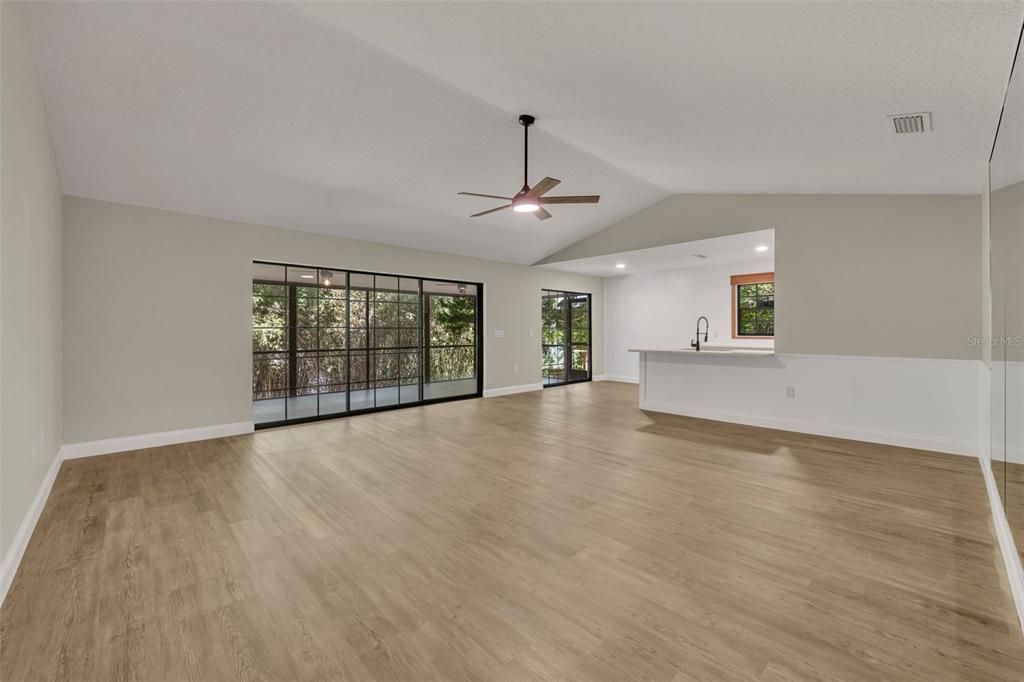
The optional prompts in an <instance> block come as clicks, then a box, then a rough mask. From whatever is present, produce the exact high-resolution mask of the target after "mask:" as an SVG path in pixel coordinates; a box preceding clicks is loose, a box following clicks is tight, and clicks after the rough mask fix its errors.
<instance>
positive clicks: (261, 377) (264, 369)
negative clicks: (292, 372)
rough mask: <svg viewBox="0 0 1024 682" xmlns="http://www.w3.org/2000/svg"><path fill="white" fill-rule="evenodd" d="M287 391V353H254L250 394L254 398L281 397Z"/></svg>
mask: <svg viewBox="0 0 1024 682" xmlns="http://www.w3.org/2000/svg"><path fill="white" fill-rule="evenodd" d="M287 393H288V354H287V353H267V354H260V355H254V356H253V360H252V396H253V399H254V400H261V399H264V398H283V397H285V396H286V395H287Z"/></svg>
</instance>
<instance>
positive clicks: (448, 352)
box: [430, 346, 476, 381]
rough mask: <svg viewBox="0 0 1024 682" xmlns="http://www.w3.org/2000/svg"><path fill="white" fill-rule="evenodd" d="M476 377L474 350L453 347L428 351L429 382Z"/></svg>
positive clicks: (466, 347)
mask: <svg viewBox="0 0 1024 682" xmlns="http://www.w3.org/2000/svg"><path fill="white" fill-rule="evenodd" d="M475 376H476V349H475V348H474V347H473V346H453V347H450V348H440V347H438V348H431V349H430V381H452V380H454V379H472V378H473V377H475Z"/></svg>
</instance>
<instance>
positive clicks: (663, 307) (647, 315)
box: [604, 258, 774, 381]
mask: <svg viewBox="0 0 1024 682" xmlns="http://www.w3.org/2000/svg"><path fill="white" fill-rule="evenodd" d="M773 269H774V265H773V263H772V260H771V259H770V258H763V259H759V260H752V261H749V262H744V263H732V264H729V265H721V266H708V267H695V268H683V269H679V270H666V271H661V272H649V273H642V274H639V275H627V276H624V277H609V278H607V279H605V284H604V296H605V302H604V306H605V313H604V320H605V331H604V336H605V372H606V373H607V375H608V376H609V377H614V378H615V379H617V380H632V381H635V380H636V379H637V378H638V377H639V368H638V362H639V358H638V357H637V354H636V353H630V352H629V350H628V349H630V348H643V347H654V348H685V347H687V346H689V345H690V341H692V340H693V338H694V334H695V332H696V325H697V318H698V317H700V316H701V315H704V316H705V317H707V318H708V321H709V323H710V327H709V329H710V335H709V336H708V344H709V345H713V346H722V345H730V346H748V347H753V348H771V347H772V345H773V343H774V342H773V341H770V340H764V339H733V338H731V336H732V286H731V285H730V283H729V278H730V277H731V276H732V275H743V274H749V273H754V272H771V271H772V270H773Z"/></svg>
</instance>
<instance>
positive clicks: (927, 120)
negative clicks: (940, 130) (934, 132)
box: [889, 111, 932, 135]
mask: <svg viewBox="0 0 1024 682" xmlns="http://www.w3.org/2000/svg"><path fill="white" fill-rule="evenodd" d="M889 120H890V121H892V127H893V130H894V131H895V132H896V134H897V135H903V134H904V133H927V132H929V131H931V129H932V115H931V114H930V113H929V112H927V111H925V112H922V113H920V114H897V115H895V116H890V117H889Z"/></svg>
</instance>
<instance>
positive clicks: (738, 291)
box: [730, 272, 775, 339]
mask: <svg viewBox="0 0 1024 682" xmlns="http://www.w3.org/2000/svg"><path fill="white" fill-rule="evenodd" d="M730 284H731V286H732V313H733V314H732V319H733V326H732V337H733V338H734V339H771V338H774V337H775V273H774V272H757V273H752V274H748V275H733V276H732V277H731V278H730Z"/></svg>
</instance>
